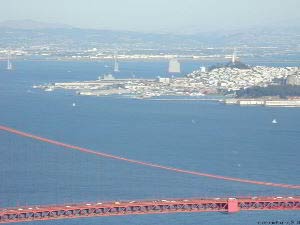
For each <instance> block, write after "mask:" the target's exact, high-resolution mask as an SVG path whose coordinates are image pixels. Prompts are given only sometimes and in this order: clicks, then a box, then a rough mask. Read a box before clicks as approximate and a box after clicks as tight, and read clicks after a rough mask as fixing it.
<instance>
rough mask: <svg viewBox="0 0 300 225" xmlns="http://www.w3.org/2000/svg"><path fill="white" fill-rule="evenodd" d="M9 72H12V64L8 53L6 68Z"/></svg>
mask: <svg viewBox="0 0 300 225" xmlns="http://www.w3.org/2000/svg"><path fill="white" fill-rule="evenodd" d="M6 69H7V70H12V63H11V61H10V52H8V55H7V67H6Z"/></svg>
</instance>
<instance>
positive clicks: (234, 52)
mask: <svg viewBox="0 0 300 225" xmlns="http://www.w3.org/2000/svg"><path fill="white" fill-rule="evenodd" d="M236 59H237V57H236V49H235V48H234V49H233V53H232V59H231V62H232V64H235V62H236Z"/></svg>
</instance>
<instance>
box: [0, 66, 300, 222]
mask: <svg viewBox="0 0 300 225" xmlns="http://www.w3.org/2000/svg"><path fill="white" fill-rule="evenodd" d="M106 64H108V63H106V62H101V63H100V62H30V61H22V62H15V67H16V70H14V71H11V72H7V71H5V70H4V68H5V63H4V62H2V63H0V68H3V69H1V70H0V124H1V125H5V126H11V127H14V128H16V129H20V130H23V131H26V132H31V133H33V134H36V135H41V136H45V137H48V138H50V139H55V140H58V141H62V142H66V143H70V144H73V145H79V146H82V147H87V148H91V149H94V150H97V151H103V152H106V153H110V154H116V155H120V156H124V157H128V158H132V159H136V160H142V161H147V162H153V163H157V164H162V165H166V166H172V167H178V168H182V169H189V170H195V171H200V172H205V173H215V174H219V175H224V176H234V177H240V178H247V179H253V180H261V181H269V182H275V183H288V184H299V183H300V176H299V174H300V169H299V159H300V151H299V149H300V114H299V113H300V109H299V108H266V107H238V106H225V105H223V104H220V103H217V102H196V101H194V102H193V101H188V102H182V101H180V102H179V101H176V102H175V101H174V102H168V101H147V100H134V99H125V98H118V97H102V98H99V97H87V96H78V95H76V94H75V93H74V92H73V91H54V92H44V91H41V90H38V89H33V88H32V86H33V85H38V84H43V83H49V82H62V81H78V80H91V79H96V78H97V77H98V76H99V75H102V74H103V73H106V72H109V70H111V68H107V67H104V65H106ZM199 66H201V64H200V63H195V62H193V63H188V62H186V63H184V64H183V70H184V72H191V71H192V70H193V69H196V68H198V67H199ZM166 68H167V64H166V63H164V62H123V63H122V62H121V63H120V69H121V73H119V74H118V75H117V76H118V77H131V76H135V77H156V76H164V74H165V71H166ZM73 102H75V103H76V107H73V106H72V103H73ZM273 118H276V119H277V121H278V124H272V123H271V121H272V119H273ZM0 153H1V156H0V182H1V185H0V207H8V206H17V205H32V204H59V203H66V202H67V203H76V202H99V201H110V200H114V201H119V200H132V199H134V200H135V199H166V198H191V197H219V196H239V195H240V196H245V195H247V196H248V195H251V196H258V195H275V196H282V195H287V196H290V195H299V190H288V189H281V188H274V187H264V186H256V185H249V184H241V183H235V182H227V181H222V180H214V179H209V178H204V177H195V176H192V175H185V174H177V173H173V172H169V171H161V170H158V169H154V168H146V167H142V166H139V165H132V164H128V163H126V162H119V161H115V160H111V159H104V158H99V157H96V156H94V155H86V154H83V153H80V152H76V151H72V150H68V149H64V148H60V147H57V146H52V145H49V144H45V143H40V142H37V141H35V140H30V139H25V138H23V137H18V136H15V135H13V134H8V133H5V132H3V131H0ZM297 219H298V220H299V213H298V212H243V213H239V214H234V215H227V214H221V213H199V214H197V213H194V214H174V215H147V216H127V217H119V218H118V217H114V218H113V217H111V218H89V219H79V220H61V221H48V222H34V223H24V224H37V225H39V224H59V225H74V224H80V225H81V224H83V225H85V224H89V225H94V224H107V225H112V224H125V225H126V224H136V225H148V224H149V225H150V224H151V225H152V224H172V225H182V224H191V225H192V224H195V225H196V224H197V225H200V224H218V225H219V224H231V225H232V224H246V225H247V224H249V225H250V224H257V222H258V221H277V220H281V221H290V220H297Z"/></svg>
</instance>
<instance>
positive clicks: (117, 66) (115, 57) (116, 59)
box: [114, 53, 120, 73]
mask: <svg viewBox="0 0 300 225" xmlns="http://www.w3.org/2000/svg"><path fill="white" fill-rule="evenodd" d="M114 61H115V64H114V72H115V73H118V72H120V70H119V63H118V58H117V54H116V53H115V54H114Z"/></svg>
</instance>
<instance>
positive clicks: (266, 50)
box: [0, 20, 300, 67]
mask: <svg viewBox="0 0 300 225" xmlns="http://www.w3.org/2000/svg"><path fill="white" fill-rule="evenodd" d="M299 36H300V29H298V28H293V29H291V28H286V29H279V28H272V27H269V28H268V29H259V28H256V29H249V30H247V29H244V30H234V31H215V32H200V33H197V31H195V33H191V32H190V33H182V32H180V33H178V34H176V33H165V34H162V33H143V32H133V31H118V30H104V29H102V30H101V29H82V28H76V27H72V26H69V25H64V24H56V23H43V22H36V21H32V20H21V21H20V20H9V21H4V22H0V48H7V47H9V48H19V47H21V48H22V47H25V48H30V47H32V46H48V47H49V46H51V48H52V49H53V48H57V49H64V50H65V51H70V52H71V51H77V50H78V49H79V50H82V49H88V48H98V49H102V50H103V51H106V50H107V49H110V50H111V49H120V51H122V50H123V52H126V50H128V49H130V50H134V51H135V52H134V53H137V54H139V53H145V52H148V53H149V54H160V53H164V54H181V53H182V54H186V55H204V56H207V55H212V56H216V57H218V56H220V55H228V54H231V52H232V50H233V48H238V51H239V55H240V56H241V57H242V58H246V57H255V58H257V57H265V56H267V57H268V56H270V55H272V56H274V57H277V55H278V54H284V56H285V57H290V59H298V55H299V54H300V49H299V47H297V46H300V39H299ZM199 49H201V51H199ZM224 49H226V50H224ZM70 54H71V53H70ZM228 66H229V67H230V66H232V65H228ZM234 66H235V67H236V66H238V67H240V66H241V67H245V66H244V65H234Z"/></svg>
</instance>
